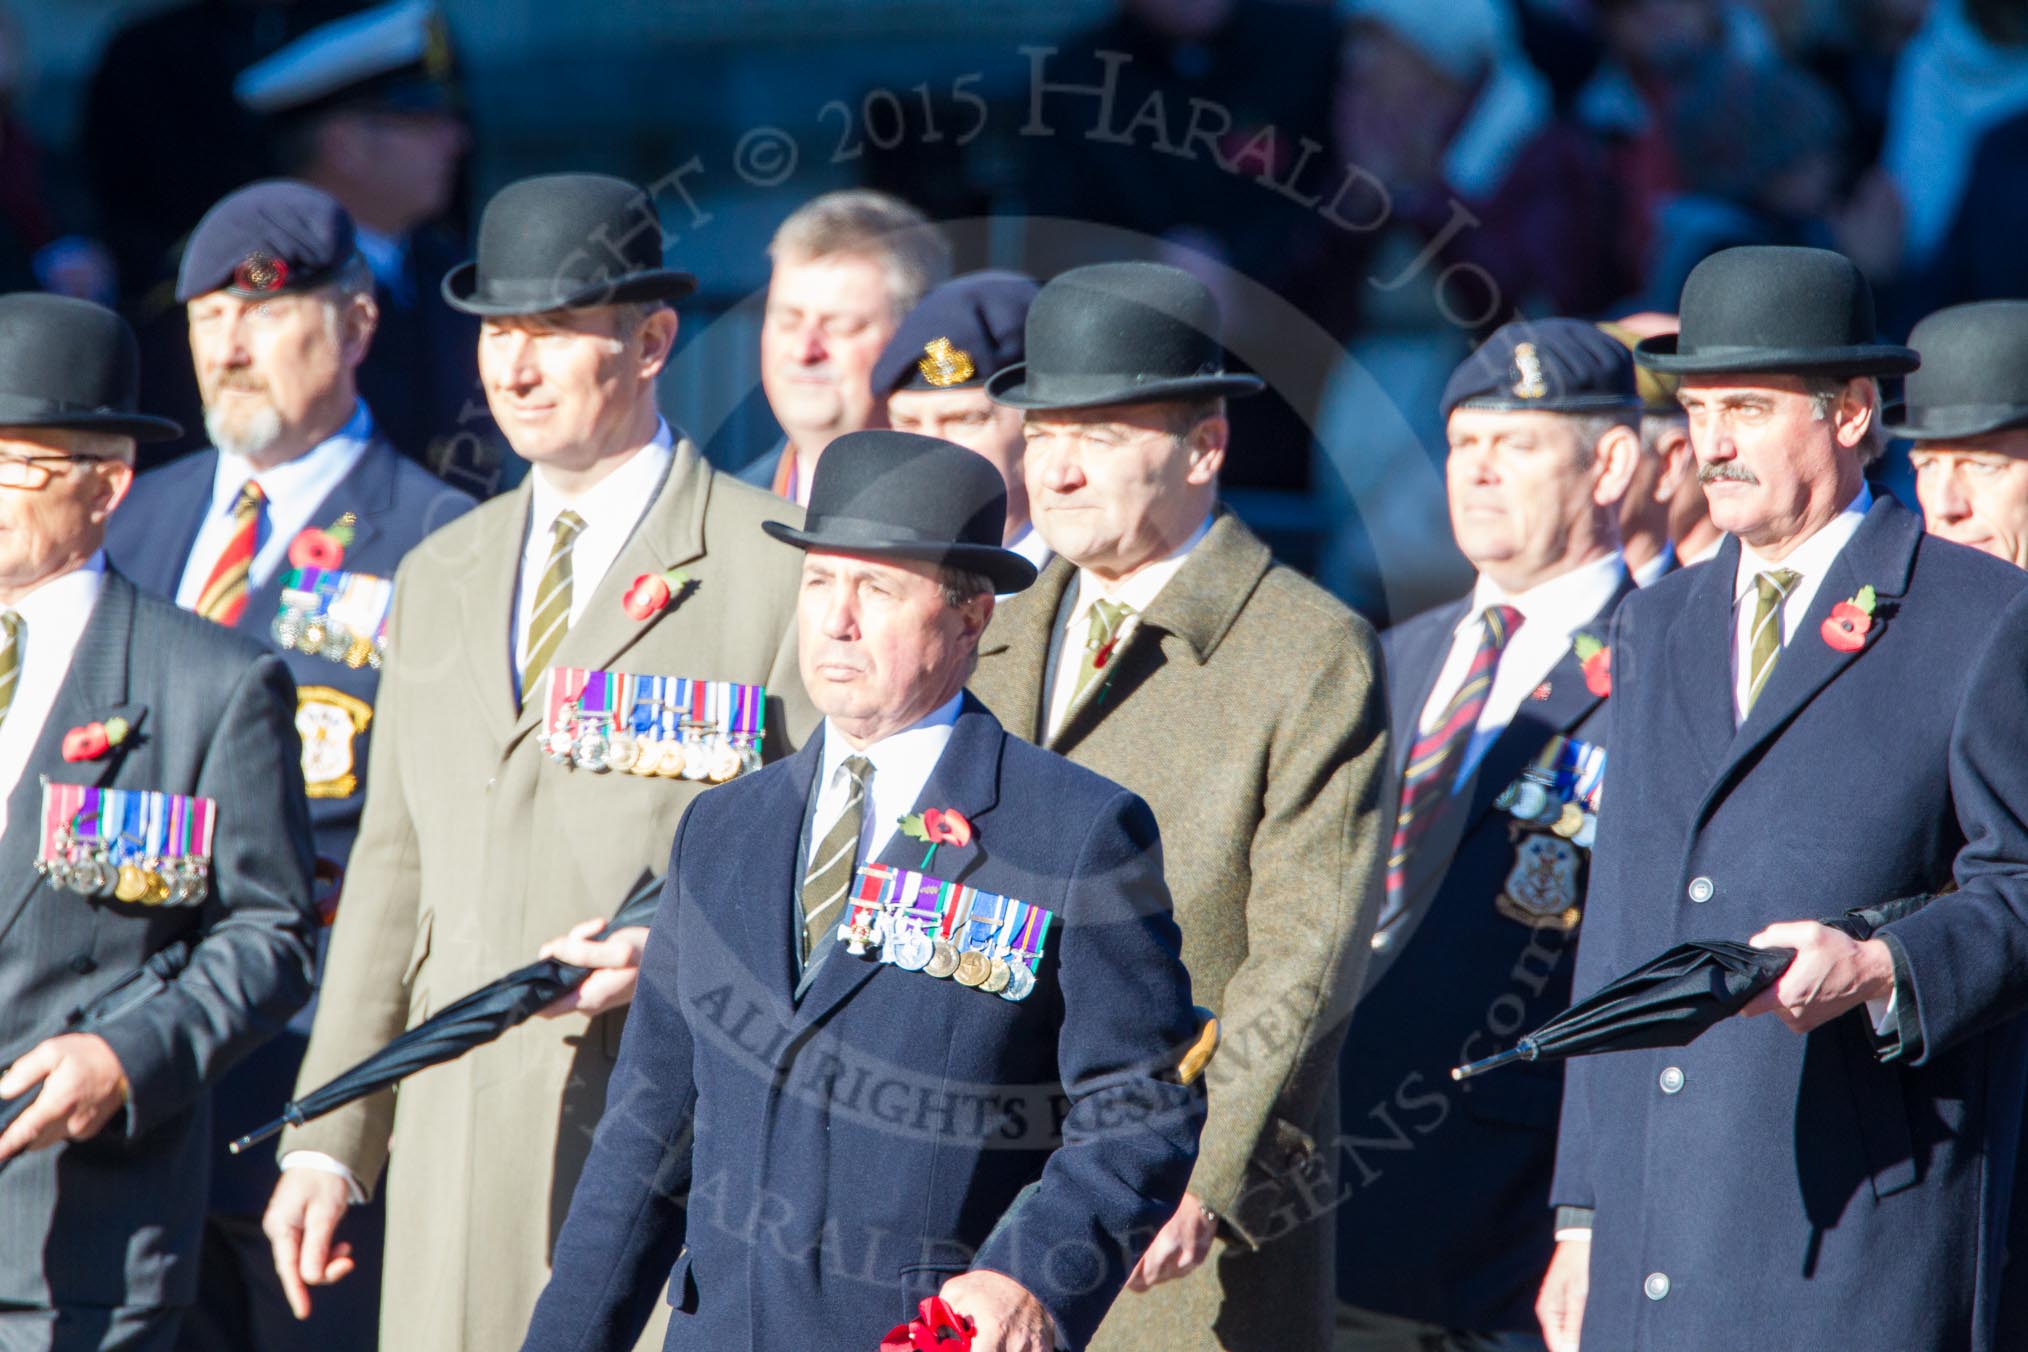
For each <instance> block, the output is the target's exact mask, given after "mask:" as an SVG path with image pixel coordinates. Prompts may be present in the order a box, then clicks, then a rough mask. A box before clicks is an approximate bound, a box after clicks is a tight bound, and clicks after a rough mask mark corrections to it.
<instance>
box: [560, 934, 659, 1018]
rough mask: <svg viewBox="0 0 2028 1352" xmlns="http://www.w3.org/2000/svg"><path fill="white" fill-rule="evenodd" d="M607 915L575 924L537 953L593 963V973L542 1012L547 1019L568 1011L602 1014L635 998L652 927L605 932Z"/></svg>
mask: <svg viewBox="0 0 2028 1352" xmlns="http://www.w3.org/2000/svg"><path fill="white" fill-rule="evenodd" d="M605 927H606V922H605V919H604V917H597V918H594V919H591V920H587V921H585V922H584V923H582V924H579V925H574V926H572V927H571V930H570V932H569V933H568V934H565V935H562V936H560V937H558V938H555V939H551V940H550V941H549V942H548V943H546V944H544V945H543V946H542V949H541V951H540V952H538V953H537V954H536V956H537V957H539V958H555V959H556V960H557V961H558V962H562V963H568V964H569V965H571V966H572V967H589V968H591V969H592V972H591V975H590V976H588V977H586V978H585V979H584V980H583V981H580V982H579V983H578V984H577V985H575V986H573V987H572V988H571V989H570V990H569V991H567V992H565V993H564V994H563V995H562V996H560V997H559V998H558V999H556V1000H555V1001H553V1002H552V1003H550V1004H548V1005H545V1006H543V1008H542V1009H541V1010H539V1011H538V1013H539V1014H540V1015H541V1016H542V1017H543V1018H545V1019H554V1018H559V1017H561V1016H562V1015H565V1014H590V1015H599V1014H603V1013H605V1012H606V1011H607V1010H609V1009H619V1008H622V1007H623V1006H625V1005H626V1004H627V1003H628V1002H629V1001H631V1000H632V999H633V998H634V982H635V981H636V980H637V979H638V978H639V977H640V975H641V950H642V949H644V948H646V947H647V946H648V927H647V926H646V925H629V926H627V927H626V928H624V929H617V930H614V931H613V932H612V933H611V934H605V935H601V934H600V933H599V931H601V930H603V929H604V928H605Z"/></svg>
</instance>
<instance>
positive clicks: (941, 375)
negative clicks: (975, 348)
mask: <svg viewBox="0 0 2028 1352" xmlns="http://www.w3.org/2000/svg"><path fill="white" fill-rule="evenodd" d="M922 353H923V355H922V356H921V358H920V359H918V360H917V362H916V364H915V365H916V369H917V370H919V371H921V372H922V378H923V379H924V380H927V381H928V382H929V383H930V384H932V385H934V386H936V387H937V388H938V389H940V390H941V389H948V388H949V387H950V386H952V385H962V384H964V383H965V382H966V381H968V380H970V379H971V378H972V377H973V376H975V375H977V374H978V371H977V369H976V368H975V367H974V366H973V365H972V354H971V353H969V352H967V351H965V350H964V349H963V348H961V347H954V346H952V344H951V340H950V339H948V338H932V339H931V340H930V341H929V342H927V343H924V344H923V345H922Z"/></svg>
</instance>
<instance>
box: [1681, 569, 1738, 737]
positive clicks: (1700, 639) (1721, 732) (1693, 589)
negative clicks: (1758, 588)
mask: <svg viewBox="0 0 2028 1352" xmlns="http://www.w3.org/2000/svg"><path fill="white" fill-rule="evenodd" d="M1738 573H1739V541H1738V540H1736V539H1734V538H1732V537H1731V536H1729V535H1728V536H1726V537H1725V543H1724V544H1723V545H1721V546H1720V547H1719V550H1718V553H1717V554H1716V555H1714V556H1713V557H1712V558H1711V560H1710V562H1709V563H1708V565H1707V566H1706V567H1704V568H1703V569H1702V570H1701V571H1700V572H1699V573H1698V574H1697V577H1696V579H1695V581H1693V582H1692V583H1691V584H1690V596H1689V598H1688V600H1687V601H1685V603H1684V605H1683V608H1682V609H1681V610H1680V611H1678V612H1677V614H1676V618H1675V621H1674V622H1673V623H1672V624H1671V626H1670V631H1669V637H1668V645H1667V646H1668V654H1669V658H1668V677H1667V679H1668V681H1669V683H1670V692H1671V694H1672V696H1673V699H1674V703H1675V706H1676V712H1677V714H1678V715H1679V716H1680V717H1681V718H1682V719H1683V720H1684V723H1685V724H1686V725H1687V726H1688V728H1689V730H1690V739H1689V740H1690V743H1691V745H1692V746H1693V747H1695V748H1696V751H1697V754H1698V756H1699V757H1700V759H1701V760H1702V764H1701V765H1700V766H1698V767H1696V768H1697V770H1698V771H1699V773H1702V774H1705V775H1715V774H1716V773H1717V771H1718V766H1719V760H1720V758H1721V757H1722V756H1723V755H1724V754H1725V748H1726V744H1727V743H1729V742H1730V741H1732V738H1733V723H1732V584H1733V580H1734V579H1735V578H1736V577H1737V576H1738ZM1686 768H1688V767H1686Z"/></svg>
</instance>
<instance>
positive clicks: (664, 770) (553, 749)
mask: <svg viewBox="0 0 2028 1352" xmlns="http://www.w3.org/2000/svg"><path fill="white" fill-rule="evenodd" d="M543 750H544V751H546V752H547V753H548V754H549V758H550V759H551V760H553V761H555V762H556V763H557V764H558V765H572V766H576V767H577V768H578V769H580V770H590V771H593V772H595V773H603V772H605V771H608V770H611V771H614V772H616V773H617V772H625V773H627V774H633V775H639V776H641V777H642V778H643V779H647V778H650V777H652V776H660V777H661V778H663V779H693V780H695V779H703V780H709V781H710V782H711V783H713V784H723V783H725V782H726V781H727V780H729V779H733V778H735V777H737V776H738V775H739V774H740V773H741V772H742V771H746V770H758V769H760V764H761V753H760V747H759V746H757V745H755V744H754V742H753V740H752V739H751V738H746V739H740V740H737V741H736V740H734V739H732V738H730V737H727V736H726V735H725V734H724V733H722V732H705V731H703V730H702V729H698V728H694V727H686V728H684V730H683V733H682V735H681V736H680V737H671V738H666V739H665V738H652V737H639V736H636V735H635V734H633V733H631V732H627V731H625V730H617V731H616V730H612V729H610V728H608V727H607V725H606V724H604V723H602V722H598V721H595V720H584V721H580V720H578V719H576V718H573V717H570V716H568V715H567V714H566V713H559V714H558V715H557V717H556V722H555V723H554V724H553V725H551V727H550V730H549V734H548V736H546V737H544V738H543Z"/></svg>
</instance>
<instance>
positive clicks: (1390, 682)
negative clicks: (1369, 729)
mask: <svg viewBox="0 0 2028 1352" xmlns="http://www.w3.org/2000/svg"><path fill="white" fill-rule="evenodd" d="M1471 608H1472V598H1471V597H1469V596H1467V597H1465V598H1463V599H1462V600H1458V601H1454V602H1452V603H1451V604H1450V605H1447V606H1445V607H1443V609H1442V610H1440V611H1438V612H1437V616H1436V617H1435V618H1433V619H1431V620H1430V622H1429V623H1428V625H1427V626H1425V627H1424V629H1423V630H1422V632H1421V633H1420V634H1419V635H1418V636H1417V638H1416V639H1415V640H1413V646H1410V647H1404V648H1403V649H1402V650H1401V651H1400V653H1399V654H1398V655H1397V656H1396V657H1395V659H1394V660H1393V661H1391V662H1389V663H1388V668H1387V695H1388V699H1389V700H1390V701H1391V702H1392V703H1393V706H1394V713H1393V719H1392V723H1391V728H1392V736H1391V737H1390V738H1389V743H1390V744H1389V746H1388V748H1387V752H1388V760H1389V763H1390V764H1389V768H1390V769H1391V770H1392V771H1393V772H1394V775H1395V777H1396V779H1397V780H1398V779H1399V778H1400V775H1401V772H1402V770H1403V769H1404V768H1405V767H1406V766H1407V765H1408V753H1409V752H1410V751H1412V750H1413V749H1414V748H1415V740H1416V737H1417V735H1418V734H1419V733H1420V732H1421V730H1422V711H1423V710H1424V709H1426V708H1428V707H1429V697H1430V692H1431V691H1433V690H1435V689H1436V683H1437V677H1438V676H1440V675H1442V674H1443V669H1444V660H1445V659H1446V658H1447V657H1449V656H1450V651H1451V643H1452V641H1453V640H1454V639H1455V637H1456V635H1457V629H1458V625H1459V624H1461V623H1462V622H1463V621H1464V618H1465V616H1466V614H1467V613H1469V612H1470V610H1471ZM1394 641H1395V640H1393V639H1392V638H1390V640H1389V642H1394ZM1409 672H1414V673H1416V676H1415V679H1413V680H1408V679H1404V677H1405V676H1406V675H1407V673H1409Z"/></svg>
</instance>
